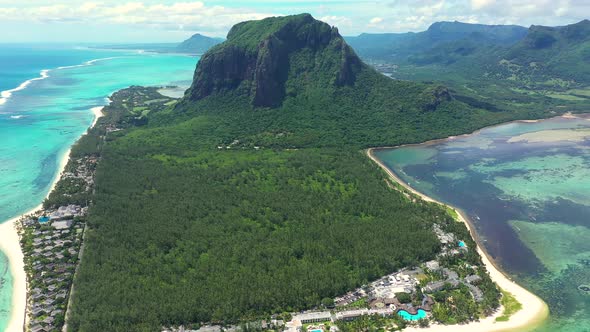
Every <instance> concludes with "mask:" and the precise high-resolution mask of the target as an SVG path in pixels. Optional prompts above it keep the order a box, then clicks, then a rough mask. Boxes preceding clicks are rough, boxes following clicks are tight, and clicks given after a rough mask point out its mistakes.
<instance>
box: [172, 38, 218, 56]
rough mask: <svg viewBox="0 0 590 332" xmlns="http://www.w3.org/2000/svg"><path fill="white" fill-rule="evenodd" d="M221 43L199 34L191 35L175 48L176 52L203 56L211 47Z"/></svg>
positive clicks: (216, 39)
mask: <svg viewBox="0 0 590 332" xmlns="http://www.w3.org/2000/svg"><path fill="white" fill-rule="evenodd" d="M221 42H223V39H221V38H211V37H207V36H203V35H202V34H200V33H196V34H194V35H192V36H191V37H190V38H189V39H187V40H185V41H183V42H182V43H180V44H179V45H178V46H177V47H176V51H177V52H181V53H192V54H203V53H205V52H207V51H208V50H209V49H210V48H211V47H213V46H215V45H217V44H219V43H221Z"/></svg>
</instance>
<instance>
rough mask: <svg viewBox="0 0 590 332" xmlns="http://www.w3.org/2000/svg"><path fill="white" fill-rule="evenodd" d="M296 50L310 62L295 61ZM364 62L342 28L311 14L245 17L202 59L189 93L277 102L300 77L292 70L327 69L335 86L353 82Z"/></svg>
mask: <svg viewBox="0 0 590 332" xmlns="http://www.w3.org/2000/svg"><path fill="white" fill-rule="evenodd" d="M297 54H304V55H305V59H310V61H301V58H298V61H295V62H294V61H292V59H293V57H294V56H295V55H297ZM314 59H319V60H318V61H315V60H314ZM318 63H319V64H318ZM361 66H362V62H361V61H360V59H359V58H358V57H357V55H356V54H355V53H354V51H353V50H352V49H351V48H350V47H349V46H348V45H347V44H346V42H345V41H344V39H343V38H342V36H340V34H339V33H338V29H336V28H333V27H330V26H329V25H328V24H326V23H323V22H320V21H317V20H315V19H314V18H313V17H312V16H311V15H309V14H303V15H296V16H287V17H274V18H268V19H264V20H261V21H251V22H244V23H240V24H238V25H236V26H234V27H233V28H232V29H231V31H230V32H229V34H228V36H227V41H225V42H224V43H222V44H220V45H218V46H216V47H214V48H213V49H211V50H210V51H209V52H207V53H206V54H205V55H204V56H203V57H202V58H201V60H200V62H199V65H198V66H197V69H196V71H195V76H194V80H193V85H192V86H191V88H190V89H189V90H188V91H187V93H186V95H185V98H187V99H188V100H191V101H196V100H200V99H202V98H205V97H207V96H210V95H213V94H216V93H223V92H228V91H236V92H237V93H239V94H247V95H248V96H249V97H250V100H251V103H252V105H253V106H255V107H277V106H279V105H281V103H282V102H283V100H284V98H285V94H286V92H285V83H286V82H287V80H288V79H296V78H297V77H289V75H293V76H298V75H306V74H307V73H309V72H313V71H322V72H323V73H328V74H327V75H328V76H332V79H331V82H332V84H334V85H336V86H344V85H353V84H354V82H355V78H356V73H357V72H358V71H359V70H360V68H361Z"/></svg>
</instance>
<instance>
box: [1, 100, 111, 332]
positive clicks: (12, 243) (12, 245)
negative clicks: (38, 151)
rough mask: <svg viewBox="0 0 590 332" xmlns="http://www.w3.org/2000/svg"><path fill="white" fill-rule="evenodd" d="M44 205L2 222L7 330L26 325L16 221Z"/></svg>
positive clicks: (19, 330) (98, 113)
mask: <svg viewBox="0 0 590 332" xmlns="http://www.w3.org/2000/svg"><path fill="white" fill-rule="evenodd" d="M102 109H103V106H100V107H93V108H92V109H91V110H92V113H93V114H94V120H93V122H92V125H91V126H90V128H92V127H94V126H95V125H96V122H97V121H98V119H99V118H100V117H101V116H103V113H102ZM71 150H72V149H71V147H70V148H69V149H68V150H67V151H66V152H65V153H64V154H63V156H62V158H61V160H60V164H59V167H58V172H57V176H56V177H55V179H54V180H53V182H52V184H51V187H50V188H49V191H48V194H47V195H49V193H51V192H52V191H53V189H55V186H56V184H57V181H58V180H59V178H60V177H61V174H62V173H63V171H64V169H65V167H66V165H67V163H68V160H69V158H70V152H71ZM42 207H43V205H42V204H39V205H38V206H36V207H35V208H33V209H31V210H29V211H27V212H25V213H23V214H22V215H21V216H18V217H15V218H12V219H10V220H8V221H6V222H3V223H1V224H0V250H2V252H3V253H4V254H5V255H6V257H8V260H9V263H10V273H11V275H12V279H13V285H12V310H11V313H10V314H11V316H10V321H9V323H8V326H7V328H6V331H5V332H22V331H23V330H24V326H25V310H26V306H27V276H26V274H25V264H24V256H23V252H22V250H21V246H20V240H19V236H18V232H17V230H16V222H17V221H18V220H19V219H20V218H22V217H23V216H26V215H30V214H33V213H35V212H37V211H39V210H41V208H42Z"/></svg>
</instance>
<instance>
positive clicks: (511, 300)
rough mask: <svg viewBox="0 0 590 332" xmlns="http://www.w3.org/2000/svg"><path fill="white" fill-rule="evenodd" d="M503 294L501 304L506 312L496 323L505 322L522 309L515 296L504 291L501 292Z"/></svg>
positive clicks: (497, 318)
mask: <svg viewBox="0 0 590 332" xmlns="http://www.w3.org/2000/svg"><path fill="white" fill-rule="evenodd" d="M501 292H502V299H501V300H500V304H502V306H503V307H504V311H503V312H502V316H499V317H496V321H498V322H505V321H507V320H508V319H509V318H510V316H512V315H513V314H514V313H516V312H517V311H519V310H520V309H522V303H520V302H518V300H517V299H516V298H515V297H514V295H512V294H510V293H509V292H506V291H504V290H501Z"/></svg>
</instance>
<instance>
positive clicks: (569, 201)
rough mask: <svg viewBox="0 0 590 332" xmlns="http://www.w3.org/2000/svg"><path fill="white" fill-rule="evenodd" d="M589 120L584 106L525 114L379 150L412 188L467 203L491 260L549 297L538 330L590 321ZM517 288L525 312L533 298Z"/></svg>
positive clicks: (464, 207) (581, 326)
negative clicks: (536, 116)
mask: <svg viewBox="0 0 590 332" xmlns="http://www.w3.org/2000/svg"><path fill="white" fill-rule="evenodd" d="M589 126H590V121H589V120H588V117H587V116H586V115H582V116H571V115H566V116H562V117H556V118H552V119H547V120H538V121H526V122H525V121H518V122H511V123H507V124H503V125H499V126H494V127H489V128H484V129H482V130H479V131H477V132H476V133H474V134H472V135H465V136H460V137H452V138H449V139H446V140H437V141H432V142H427V143H424V144H418V145H409V146H404V147H400V148H394V149H379V150H376V151H375V155H376V157H377V159H378V160H379V161H380V162H381V163H382V164H384V165H385V166H386V167H387V169H388V170H389V171H390V173H391V175H394V176H395V177H396V178H397V179H398V180H399V182H400V183H402V184H406V186H407V188H411V189H412V191H413V192H419V193H421V194H425V195H428V197H432V198H433V199H434V200H436V201H439V202H442V203H444V204H447V205H451V206H456V207H459V208H460V211H462V212H463V213H461V215H463V216H464V217H465V218H466V219H467V218H468V220H469V221H470V223H471V226H472V227H471V229H472V231H475V232H476V234H475V237H476V238H477V239H478V240H479V241H478V242H479V244H480V245H481V246H482V248H483V249H484V250H485V252H486V253H487V256H488V257H489V259H490V262H493V263H494V264H497V265H498V267H499V268H500V269H501V270H502V271H505V273H506V275H507V277H508V278H509V279H512V280H515V281H516V282H518V283H519V284H520V285H522V286H523V287H524V288H526V289H528V290H529V291H532V292H533V293H534V294H535V295H537V296H539V297H540V298H541V299H543V300H544V301H545V302H546V303H547V305H548V307H549V310H550V312H551V315H550V316H549V319H548V320H547V321H546V322H545V324H544V325H542V326H540V327H537V329H536V330H540V331H585V329H586V328H587V327H588V322H587V320H586V319H585V318H584V317H587V312H588V308H589V307H588V304H589V299H588V295H587V294H585V293H584V292H583V290H581V289H579V287H580V285H582V284H583V283H584V280H586V279H585V276H587V275H588V264H587V262H588V258H589V257H588V255H589V251H588V248H587V246H586V244H585V243H582V242H584V241H582V242H579V241H578V242H579V243H578V242H576V241H571V239H573V238H575V235H574V233H572V232H575V233H576V234H583V233H584V231H586V230H587V229H588V224H587V219H586V218H584V216H587V211H588V199H587V197H588V191H587V190H588V189H587V188H588V183H587V177H586V176H585V175H584V174H586V172H587V166H585V165H587V160H588V148H587V146H588V141H587V140H586V139H584V138H583V137H582V138H580V136H583V135H580V134H579V133H580V132H584V131H585V130H587V128H588V127H589ZM572 132H573V133H572ZM558 136H559V137H558ZM523 137H525V138H534V139H532V140H529V139H526V140H524V139H522V138H523ZM572 137H575V139H572ZM423 197H425V196H423ZM572 236H573V237H572ZM568 239H569V240H568ZM488 268H489V270H490V271H493V270H494V267H493V266H491V267H488ZM492 274H493V273H492ZM501 279H502V278H500V279H495V280H496V282H497V283H498V284H499V285H500V286H501V287H503V288H504V286H503V285H502V283H501V282H499V281H498V280H501ZM510 292H511V293H513V294H514V295H516V298H517V299H518V300H519V301H520V302H521V303H523V306H524V309H522V310H521V312H526V311H527V310H529V309H530V307H531V303H533V304H534V301H533V302H531V300H530V299H529V300H527V299H526V298H525V297H523V296H522V295H524V293H522V294H521V293H519V292H515V291H514V290H510ZM525 292H526V293H528V291H525ZM529 294H530V293H529ZM519 297H520V299H519ZM585 313H586V314H585ZM517 315H519V313H517V314H515V315H514V316H512V317H513V318H516V317H517ZM511 320H512V319H511ZM493 326H494V327H501V326H502V325H501V323H495V324H494V325H493ZM486 330H487V329H486Z"/></svg>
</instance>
